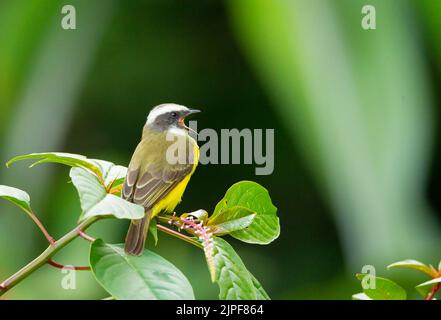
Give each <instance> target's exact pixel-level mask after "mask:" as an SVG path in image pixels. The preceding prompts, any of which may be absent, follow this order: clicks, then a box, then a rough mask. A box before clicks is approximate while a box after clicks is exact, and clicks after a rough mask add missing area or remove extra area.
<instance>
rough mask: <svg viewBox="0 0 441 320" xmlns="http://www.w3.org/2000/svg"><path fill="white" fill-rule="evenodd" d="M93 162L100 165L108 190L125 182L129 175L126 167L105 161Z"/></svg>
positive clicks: (95, 160) (94, 160)
mask: <svg viewBox="0 0 441 320" xmlns="http://www.w3.org/2000/svg"><path fill="white" fill-rule="evenodd" d="M91 161H92V162H93V163H96V164H97V165H98V167H99V169H100V171H101V174H102V177H103V180H104V185H105V186H106V187H107V188H111V187H116V186H118V185H120V184H122V183H123V182H124V179H125V177H126V175H127V168H126V167H123V166H119V165H115V164H113V163H112V162H109V161H105V160H97V159H93V160H91Z"/></svg>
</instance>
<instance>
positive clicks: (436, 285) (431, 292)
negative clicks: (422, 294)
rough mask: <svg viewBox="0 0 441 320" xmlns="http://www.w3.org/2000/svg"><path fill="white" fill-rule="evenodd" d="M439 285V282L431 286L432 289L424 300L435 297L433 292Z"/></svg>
mask: <svg viewBox="0 0 441 320" xmlns="http://www.w3.org/2000/svg"><path fill="white" fill-rule="evenodd" d="M440 287H441V283H437V284H435V285H434V286H433V288H432V290H430V292H429V294H428V295H427V297H426V298H424V300H433V298H434V297H435V294H436V293H437V292H438V290H439V288H440Z"/></svg>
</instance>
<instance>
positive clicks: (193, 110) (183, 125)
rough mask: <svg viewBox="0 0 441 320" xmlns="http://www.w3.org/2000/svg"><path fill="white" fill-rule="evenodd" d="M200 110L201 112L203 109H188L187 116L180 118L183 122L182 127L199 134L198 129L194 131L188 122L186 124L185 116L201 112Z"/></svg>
mask: <svg viewBox="0 0 441 320" xmlns="http://www.w3.org/2000/svg"><path fill="white" fill-rule="evenodd" d="M199 112H201V110H197V109H189V110H188V111H187V114H186V115H185V116H183V117H182V118H181V119H180V120H179V123H180V124H181V126H182V127H184V128H185V129H187V130H188V131H190V132H193V133H194V134H196V135H197V134H198V133H197V132H196V131H194V130H193V129H192V128H190V127H188V126H187V125H186V124H185V122H184V119H185V117H187V116H189V115H191V114H194V113H199Z"/></svg>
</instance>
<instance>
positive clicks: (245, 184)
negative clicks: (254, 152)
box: [211, 181, 280, 244]
mask: <svg viewBox="0 0 441 320" xmlns="http://www.w3.org/2000/svg"><path fill="white" fill-rule="evenodd" d="M235 206H239V207H242V208H246V209H249V210H250V211H252V212H254V213H256V216H255V217H254V219H253V221H252V223H251V224H250V225H249V226H248V227H247V228H245V229H243V230H238V231H234V232H232V233H231V234H230V235H231V236H232V237H234V238H236V239H239V240H241V241H244V242H247V243H256V244H268V243H270V242H272V241H273V240H275V239H277V237H278V236H279V234H280V225H279V218H278V217H277V208H276V207H275V206H274V205H273V204H272V202H271V198H270V196H269V193H268V191H267V190H266V189H265V188H264V187H262V186H261V185H259V184H258V183H256V182H252V181H240V182H238V183H235V184H234V185H232V186H231V187H230V188H229V189H228V190H227V192H226V194H225V196H224V198H223V199H222V200H221V201H220V202H219V203H218V204H217V206H216V208H215V210H214V213H213V215H212V217H211V219H216V218H217V216H219V215H221V214H222V213H223V211H225V210H227V209H231V208H233V207H235Z"/></svg>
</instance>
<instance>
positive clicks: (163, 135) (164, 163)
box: [122, 103, 199, 255]
mask: <svg viewBox="0 0 441 320" xmlns="http://www.w3.org/2000/svg"><path fill="white" fill-rule="evenodd" d="M196 112H199V110H194V109H189V108H187V107H185V106H181V105H177V104H173V103H166V104H161V105H159V106H156V107H155V108H153V109H152V110H151V111H150V113H149V115H148V117H147V122H146V124H145V126H144V129H143V132H142V139H141V142H140V143H139V144H138V146H137V147H136V150H135V152H134V154H133V156H132V160H131V161H130V164H129V168H128V171H127V176H126V179H125V181H124V186H123V190H122V197H123V198H124V199H126V200H128V201H130V202H133V203H136V204H139V205H141V206H143V207H144V209H145V217H144V218H143V219H140V220H132V221H131V223H130V227H129V231H128V233H127V237H126V243H125V251H126V253H128V254H132V255H141V254H142V253H143V251H144V246H145V241H146V237H147V232H148V228H149V222H150V219H152V218H153V217H155V216H156V215H157V214H159V213H160V212H162V211H164V212H172V211H173V210H174V209H175V207H176V206H177V204H178V203H179V202H180V201H181V197H182V194H183V193H184V190H185V188H186V186H187V184H188V181H189V180H190V177H191V175H192V174H193V172H194V171H195V169H196V166H197V163H198V161H199V147H198V145H197V143H196V141H195V140H194V139H193V138H192V137H191V136H190V135H189V133H188V131H189V130H191V129H189V128H188V127H187V126H186V125H185V123H184V119H185V117H186V116H188V115H190V114H192V113H196ZM176 144H179V145H178V146H176ZM184 144H185V145H184ZM170 148H175V149H176V150H177V151H178V152H180V153H181V154H180V155H179V156H178V157H177V158H179V159H174V158H173V157H170V155H171V154H173V152H170ZM183 152H184V154H182V153H183ZM171 160H172V161H171ZM176 160H177V161H176Z"/></svg>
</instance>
